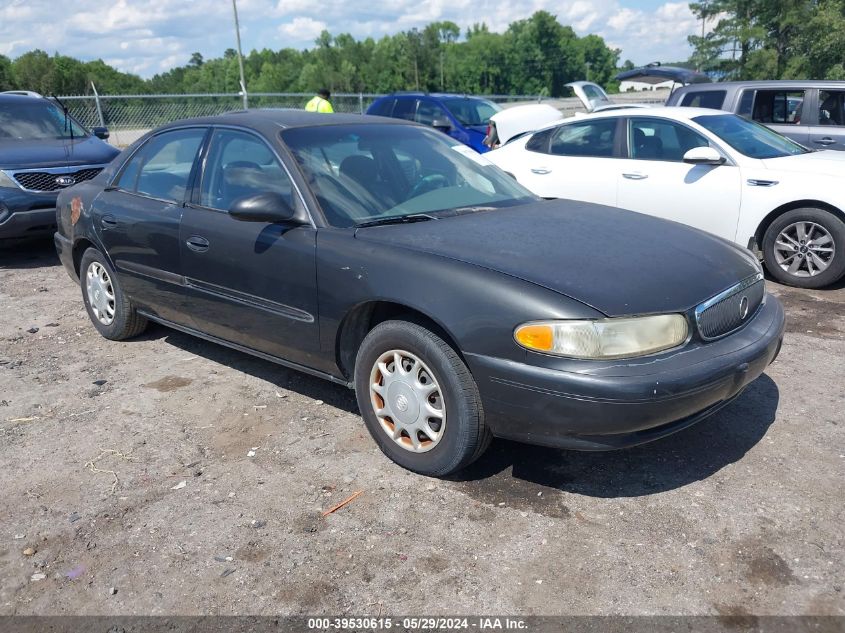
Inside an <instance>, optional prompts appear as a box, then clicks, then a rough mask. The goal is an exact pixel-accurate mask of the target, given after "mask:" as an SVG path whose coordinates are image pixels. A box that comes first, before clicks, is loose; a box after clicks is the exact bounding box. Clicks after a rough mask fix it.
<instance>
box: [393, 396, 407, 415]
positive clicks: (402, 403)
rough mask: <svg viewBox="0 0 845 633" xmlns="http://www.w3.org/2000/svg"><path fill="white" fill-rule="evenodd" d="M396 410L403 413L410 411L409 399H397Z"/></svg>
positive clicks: (401, 397)
mask: <svg viewBox="0 0 845 633" xmlns="http://www.w3.org/2000/svg"><path fill="white" fill-rule="evenodd" d="M396 408H397V409H399V410H400V411H402V412H403V413H404V412H405V411H407V410H408V399H407V398H406V397H405V396H399V397H398V398H396Z"/></svg>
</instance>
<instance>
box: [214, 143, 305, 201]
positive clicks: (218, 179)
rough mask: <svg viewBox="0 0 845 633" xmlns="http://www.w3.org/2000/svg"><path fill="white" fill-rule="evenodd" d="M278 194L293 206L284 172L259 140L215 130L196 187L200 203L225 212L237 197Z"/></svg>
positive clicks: (291, 194)
mask: <svg viewBox="0 0 845 633" xmlns="http://www.w3.org/2000/svg"><path fill="white" fill-rule="evenodd" d="M271 192H274V193H278V194H281V195H282V197H284V199H285V200H286V201H287V202H288V204H289V205H290V206H291V208H295V204H296V203H295V199H294V189H293V184H292V183H291V180H290V178H289V177H288V175H287V172H285V170H284V169H283V168H282V166H281V165H280V164H279V161H278V159H277V158H276V156H275V154H273V152H272V151H271V150H270V148H269V147H268V146H267V144H266V143H265V142H264V141H262V140H261V139H259V138H257V137H255V136H253V135H252V134H248V133H246V132H240V131H238V130H217V131H215V132H214V136H212V140H211V148H210V151H209V155H208V160H207V161H206V166H205V171H204V172H203V176H202V185H201V187H200V204H201V205H202V206H204V207H209V208H211V209H219V210H220V211H228V210H229V208H230V207H231V206H232V204H233V203H234V202H235V201H236V200H239V199H240V198H246V197H248V196H254V195H257V194H260V193H271Z"/></svg>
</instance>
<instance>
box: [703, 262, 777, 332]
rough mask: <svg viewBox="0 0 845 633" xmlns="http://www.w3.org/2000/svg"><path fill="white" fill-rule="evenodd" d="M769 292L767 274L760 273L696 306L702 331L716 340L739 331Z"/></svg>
mask: <svg viewBox="0 0 845 633" xmlns="http://www.w3.org/2000/svg"><path fill="white" fill-rule="evenodd" d="M765 294H766V284H765V282H764V281H763V275H762V274H757V275H755V276H754V277H749V278H748V279H746V280H745V281H741V282H740V283H738V284H736V285H735V286H733V287H731V288H728V289H727V290H725V291H724V292H721V293H719V294H718V295H716V296H715V297H713V298H711V299H708V300H707V301H705V302H704V303H702V304H701V305H700V306H698V307H697V308H696V309H695V322H696V325H697V326H698V332H699V334H701V337H702V338H703V339H706V340H712V339H717V338H719V337H722V336H725V335H726V334H730V333H731V332H733V331H735V330H738V329H739V328H741V327H742V326H743V325H745V324H746V323H748V322H749V321H750V320H751V317H753V316H754V314H755V313H756V312H757V309H758V308H759V307H760V305H761V304H762V303H763V297H764V295H765Z"/></svg>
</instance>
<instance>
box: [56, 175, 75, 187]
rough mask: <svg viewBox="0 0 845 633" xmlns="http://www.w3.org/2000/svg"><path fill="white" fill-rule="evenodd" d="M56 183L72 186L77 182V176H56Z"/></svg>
mask: <svg viewBox="0 0 845 633" xmlns="http://www.w3.org/2000/svg"><path fill="white" fill-rule="evenodd" d="M56 184H57V185H60V186H62V187H70V186H71V185H75V184H76V178H74V177H73V176H59V177H58V178H56Z"/></svg>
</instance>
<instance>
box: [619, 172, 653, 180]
mask: <svg viewBox="0 0 845 633" xmlns="http://www.w3.org/2000/svg"><path fill="white" fill-rule="evenodd" d="M622 177H623V178H627V179H628V180H645V179H646V178H648V174H641V173H639V172H632V173H628V174H622Z"/></svg>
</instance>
